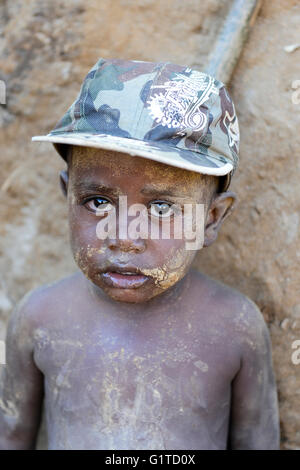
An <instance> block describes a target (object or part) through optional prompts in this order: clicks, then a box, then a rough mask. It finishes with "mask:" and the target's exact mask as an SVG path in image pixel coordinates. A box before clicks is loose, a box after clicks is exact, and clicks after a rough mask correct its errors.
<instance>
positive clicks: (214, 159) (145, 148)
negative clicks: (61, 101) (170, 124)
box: [32, 133, 233, 176]
mask: <svg viewBox="0 0 300 470" xmlns="http://www.w3.org/2000/svg"><path fill="white" fill-rule="evenodd" d="M32 140H33V141H34V142H52V144H54V146H55V148H56V150H57V151H58V153H59V154H60V155H61V156H62V157H63V158H65V149H66V147H64V145H78V146H84V147H94V148H99V149H105V150H114V151H117V152H122V153H128V154H130V155H132V156H139V157H143V158H147V159H149V160H154V161H157V162H160V163H165V164H166V165H171V166H175V167H178V168H183V169H185V170H189V171H195V172H197V173H203V174H206V175H215V176H223V175H227V174H229V173H230V172H231V171H232V170H233V165H232V164H231V163H230V162H229V161H227V162H226V163H224V160H225V158H224V157H219V156H218V155H213V151H212V149H211V148H210V155H206V154H204V153H199V152H195V151H192V150H185V149H180V148H178V147H170V145H169V144H166V143H162V142H159V141H156V142H153V141H143V140H137V139H128V138H124V137H119V136H113V135H108V134H84V133H76V134H71V135H70V134H69V133H64V134H57V135H55V134H48V135H45V136H34V137H32Z"/></svg>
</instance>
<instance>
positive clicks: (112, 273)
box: [100, 266, 149, 289]
mask: <svg viewBox="0 0 300 470" xmlns="http://www.w3.org/2000/svg"><path fill="white" fill-rule="evenodd" d="M100 277H101V279H102V280H103V281H104V282H105V284H106V285H108V286H109V287H116V288H118V289H137V288H138V287H140V286H142V285H144V284H145V283H146V282H147V281H148V280H149V276H145V275H144V274H140V272H139V270H138V269H137V268H134V267H129V266H125V267H114V266H110V267H109V268H107V269H106V270H105V271H104V272H102V273H100Z"/></svg>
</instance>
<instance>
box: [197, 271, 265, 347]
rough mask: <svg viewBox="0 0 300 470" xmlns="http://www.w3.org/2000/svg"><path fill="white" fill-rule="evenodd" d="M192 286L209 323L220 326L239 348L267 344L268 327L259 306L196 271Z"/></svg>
mask: <svg viewBox="0 0 300 470" xmlns="http://www.w3.org/2000/svg"><path fill="white" fill-rule="evenodd" d="M193 284H194V289H195V291H196V292H197V297H198V302H199V301H201V305H202V306H203V305H204V306H205V307H206V308H205V311H206V312H207V315H209V317H210V322H211V323H212V324H215V325H218V327H219V330H220V331H224V334H228V335H229V336H230V337H231V339H232V340H233V341H234V342H238V343H239V344H241V343H244V344H248V345H250V346H251V345H252V346H253V347H255V344H256V345H258V344H259V342H260V341H262V342H265V339H266V337H268V335H269V332H268V327H267V325H266V323H265V320H264V317H263V314H262V313H261V311H260V310H259V308H258V306H257V305H256V304H255V303H254V302H253V301H252V300H251V299H250V298H249V297H248V296H247V295H245V294H242V293H241V292H239V291H238V290H237V289H235V288H233V287H230V286H228V285H226V284H224V283H223V282H221V281H219V280H215V279H213V278H211V277H210V276H207V275H205V274H203V273H200V272H199V271H197V270H193ZM199 303H200V302H199ZM202 308H203V307H202Z"/></svg>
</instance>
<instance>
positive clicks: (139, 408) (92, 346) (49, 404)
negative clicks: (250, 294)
mask: <svg viewBox="0 0 300 470" xmlns="http://www.w3.org/2000/svg"><path fill="white" fill-rule="evenodd" d="M187 276H188V278H187V281H186V286H187V288H186V289H185V290H184V293H183V294H182V295H180V296H177V297H176V298H173V299H172V296H171V297H170V298H169V302H168V303H167V305H166V307H165V309H164V311H163V310H162V311H159V312H157V311H153V312H151V310H147V311H143V307H142V306H141V311H140V314H139V315H138V316H136V315H135V316H130V315H129V316H128V315H127V314H124V315H123V313H122V305H121V304H120V303H117V302H115V304H114V306H113V307H112V306H110V304H109V303H108V302H107V301H105V300H104V301H103V304H101V301H99V299H97V302H96V299H93V297H92V296H90V295H88V294H87V292H88V290H87V284H86V282H85V281H84V280H83V277H82V275H81V274H80V275H77V276H73V277H72V278H69V280H64V281H63V285H62V286H60V285H59V284H58V285H57V287H52V288H50V289H52V293H51V295H52V298H53V295H54V294H55V296H56V299H55V301H54V300H53V301H51V305H49V307H47V312H46V313H45V315H44V317H43V318H44V319H43V321H42V324H40V325H38V327H37V328H36V329H35V331H34V338H35V348H34V360H35V362H36V364H37V366H38V368H39V369H40V370H41V371H42V372H43V374H44V377H45V404H46V417H47V429H48V441H49V448H52V449H54V448H55V449H58V448H62V449H72V448H74V449H85V448H86V449H184V450H188V449H202V448H203V449H224V448H226V445H227V436H228V425H229V414H230V387H231V381H232V380H233V378H234V376H235V374H236V373H237V371H238V369H239V365H240V354H239V353H240V350H239V347H238V342H236V341H234V331H233V330H232V325H231V322H230V321H229V322H228V317H227V319H226V315H227V314H228V312H227V313H226V308H225V310H224V311H220V298H219V297H220V296H219V294H218V287H216V285H215V284H213V283H212V284H211V285H210V283H211V281H210V280H208V279H207V278H205V277H204V276H202V275H199V274H196V273H194V272H191V273H189V274H188V275H187ZM53 289H54V290H53ZM55 289H56V290H55ZM96 305H98V308H95V306H96ZM100 305H103V308H99V306H100ZM225 320H226V321H225Z"/></svg>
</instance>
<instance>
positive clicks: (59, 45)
mask: <svg viewBox="0 0 300 470" xmlns="http://www.w3.org/2000/svg"><path fill="white" fill-rule="evenodd" d="M230 3H231V2H230V1H229V0H224V1H221V0H203V1H202V2H199V1H198V0H186V1H185V2H182V1H179V0H165V1H164V2H155V1H154V0H143V1H139V2H132V1H130V0H118V1H114V2H111V1H109V0H103V1H101V2H98V1H96V0H85V1H84V2H83V0H73V1H69V0H68V1H67V0H60V1H58V0H51V1H50V0H45V1H44V2H39V1H37V0H28V1H27V2H21V1H20V0H16V1H15V2H8V1H2V2H1V5H0V23H1V24H0V26H1V28H3V32H4V35H3V36H1V38H0V47H1V61H0V63H1V66H0V79H2V80H5V82H6V87H7V106H3V105H0V126H1V129H0V142H1V150H2V152H1V177H0V187H1V200H2V204H1V206H0V220H1V222H2V223H1V224H0V235H1V238H0V250H1V258H0V267H1V272H2V276H1V281H0V339H4V335H5V328H6V323H7V319H8V317H9V314H10V312H11V310H12V308H13V306H14V305H15V304H16V302H17V301H18V300H19V299H20V298H21V297H22V296H23V295H24V294H25V293H26V292H27V291H28V290H30V289H32V288H34V287H36V286H38V285H40V284H43V283H47V282H51V281H53V280H55V279H57V278H59V277H63V276H65V275H67V274H69V273H71V272H72V271H74V270H75V269H76V267H75V263H74V261H73V260H72V257H71V252H70V249H69V246H68V233H67V210H66V204H65V200H64V198H63V196H62V194H61V192H60V189H59V185H58V172H59V170H61V169H63V168H64V163H63V161H62V160H61V159H60V158H59V157H57V156H56V154H55V152H54V150H52V146H51V145H50V144H36V143H35V144H33V143H31V141H30V137H31V136H32V135H38V134H44V133H47V132H48V131H49V130H50V129H52V128H53V127H54V125H55V124H56V122H57V121H58V119H59V118H60V117H61V116H62V115H63V113H64V112H65V111H66V109H67V108H68V107H69V106H70V104H71V103H72V102H73V101H74V99H75V97H76V96H77V93H78V91H79V88H80V84H81V82H82V80H83V78H84V76H85V75H86V73H87V71H88V69H89V68H90V67H91V66H92V65H93V64H94V63H95V62H96V61H97V59H98V58H99V57H100V56H103V57H113V56H116V57H124V58H131V59H138V60H162V61H163V60H169V61H173V62H175V63H179V64H183V65H189V66H192V67H196V68H198V69H201V67H202V66H203V64H204V63H205V57H206V56H207V55H208V52H209V50H210V49H211V47H212V44H213V41H214V38H215V36H216V34H217V32H218V30H219V28H220V25H221V24H222V21H223V18H224V16H225V15H226V12H227V9H228V6H229V4H230ZM299 19H300V7H299V2H298V0H273V1H272V2H270V1H267V0H265V1H264V2H263V7H262V10H261V13H260V15H259V17H258V18H257V21H256V23H255V25H254V27H253V28H252V31H251V35H250V38H249V40H248V43H247V45H246V47H245V49H244V52H243V54H242V57H241V59H240V61H239V64H238V66H237V68H236V71H235V73H234V76H233V80H232V87H231V88H232V95H233V98H234V101H235V103H236V108H237V112H238V116H239V120H240V128H241V138H242V145H241V162H240V168H239V170H238V171H237V173H236V176H235V178H234V180H233V184H232V187H231V189H233V190H235V191H236V192H237V193H238V196H239V204H238V205H237V207H236V210H235V212H234V213H233V214H232V215H231V216H230V218H229V219H228V220H227V221H226V222H225V224H224V227H223V229H222V231H221V235H220V237H219V240H218V241H217V242H216V243H215V244H214V245H212V246H211V247H210V248H206V249H205V250H203V251H202V252H201V253H200V254H199V256H198V257H197V261H196V265H197V267H198V268H199V269H200V270H202V271H203V272H205V273H207V274H209V275H211V276H213V277H215V278H216V279H220V280H221V281H223V282H225V283H227V284H229V285H230V286H233V287H235V288H237V289H238V290H240V291H241V292H243V293H244V294H246V295H248V296H249V297H250V298H251V299H252V300H253V301H255V302H256V303H257V304H258V306H259V307H260V309H261V311H262V312H263V314H264V317H265V319H266V321H267V323H268V325H269V327H270V331H271V337H272V344H273V358H274V365H275V373H276V377H277V384H278V390H279V398H280V412H281V433H282V448H283V449H297V448H298V449H299V448H300V430H299V429H300V427H299V423H300V412H299V385H300V365H294V364H293V363H292V360H291V355H292V353H293V349H292V343H293V341H294V340H297V339H298V340H299V339H300V298H299V283H300V274H299V268H298V266H299V260H300V250H299V213H300V212H299V209H300V207H299V205H300V201H299V191H298V190H297V188H298V184H299V176H300V175H299V173H300V168H299V158H298V153H299V147H300V134H299V132H298V129H299V120H300V113H299V109H300V108H299V106H300V104H296V102H295V103H293V100H292V96H293V93H294V94H295V90H293V88H292V83H293V82H294V81H295V80H299V79H300V69H299V58H300V49H298V50H295V51H294V52H292V53H287V52H286V51H285V50H284V47H285V46H287V45H290V44H296V43H299V35H298V31H299ZM158 44H159V47H157V45H158ZM145 45H147V47H145ZM294 101H295V100H294ZM0 367H3V366H0ZM43 440H44V442H43ZM39 446H40V447H43V446H44V447H45V446H46V444H45V435H44V432H42V440H41V442H40V444H39Z"/></svg>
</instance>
